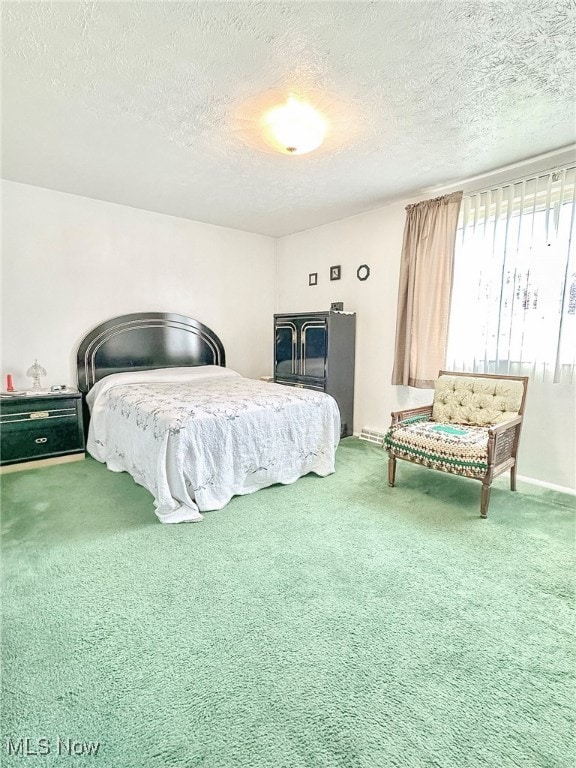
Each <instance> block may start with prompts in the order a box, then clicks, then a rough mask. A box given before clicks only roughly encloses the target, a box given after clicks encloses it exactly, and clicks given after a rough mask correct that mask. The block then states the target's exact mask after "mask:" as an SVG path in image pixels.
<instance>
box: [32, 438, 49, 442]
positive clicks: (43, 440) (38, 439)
mask: <svg viewBox="0 0 576 768" xmlns="http://www.w3.org/2000/svg"><path fill="white" fill-rule="evenodd" d="M34 442H35V443H47V442H48V438H47V437H37V438H36V440H34Z"/></svg>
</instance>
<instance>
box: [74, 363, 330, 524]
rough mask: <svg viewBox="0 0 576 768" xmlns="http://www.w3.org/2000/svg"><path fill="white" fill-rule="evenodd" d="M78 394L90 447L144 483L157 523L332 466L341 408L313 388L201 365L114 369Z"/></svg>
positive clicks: (195, 516) (193, 516)
mask: <svg viewBox="0 0 576 768" xmlns="http://www.w3.org/2000/svg"><path fill="white" fill-rule="evenodd" d="M87 399H88V404H89V405H90V408H91V421H90V431H89V435H88V444H87V449H88V451H89V453H90V454H91V455H92V456H93V457H94V458H95V459H97V460H98V461H102V462H105V463H106V465H107V466H108V468H109V469H111V470H113V471H115V472H123V471H125V472H129V473H130V474H131V475H132V477H133V478H134V480H135V481H136V482H137V483H139V484H140V485H143V486H144V487H145V488H147V489H148V490H149V491H150V493H152V495H153V496H154V505H155V507H156V514H157V515H158V517H159V519H160V520H161V521H162V522H163V523H178V522H183V521H196V520H202V515H201V514H200V510H202V511H206V510H211V509H220V508H222V507H223V506H225V505H226V504H227V503H228V502H229V501H230V499H231V498H232V496H234V495H237V494H246V493H253V492H254V491H257V490H259V489H260V488H264V487H266V486H268V485H272V484H273V483H293V482H294V481H295V480H297V479H298V478H299V477H301V476H302V475H306V474H308V473H309V472H315V473H316V474H318V475H322V476H324V475H328V474H330V473H332V472H333V471H334V456H335V451H336V447H337V445H338V442H339V437H340V413H339V411H338V406H337V405H336V402H335V400H334V399H333V398H332V397H330V396H329V395H326V394H324V393H322V392H314V391H311V390H306V389H295V388H293V387H285V386H281V385H279V384H270V383H266V382H260V381H254V380H252V379H246V378H244V377H242V376H240V375H239V374H237V373H236V372H235V371H231V370H230V369H227V368H221V367H219V366H203V367H201V368H189V369H165V370H161V371H145V372H136V373H121V374H114V375H111V376H107V377H106V378H105V379H102V380H101V381H100V382H98V384H96V385H95V387H93V389H92V390H91V391H90V393H89V395H88V398H87Z"/></svg>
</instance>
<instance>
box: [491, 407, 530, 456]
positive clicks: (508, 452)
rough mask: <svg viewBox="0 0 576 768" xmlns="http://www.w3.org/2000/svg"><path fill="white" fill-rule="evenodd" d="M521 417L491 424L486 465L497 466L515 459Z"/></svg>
mask: <svg viewBox="0 0 576 768" xmlns="http://www.w3.org/2000/svg"><path fill="white" fill-rule="evenodd" d="M521 424H522V416H516V417H515V418H513V419H510V421H502V422H500V424H493V425H492V426H491V427H489V429H488V464H489V465H490V466H498V465H500V464H502V463H504V462H508V461H510V460H512V459H514V458H515V457H516V451H517V450H518V438H519V437H520V427H521Z"/></svg>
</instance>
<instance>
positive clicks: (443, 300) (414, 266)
mask: <svg viewBox="0 0 576 768" xmlns="http://www.w3.org/2000/svg"><path fill="white" fill-rule="evenodd" d="M462 194H463V193H462V192H454V193H452V194H451V195H443V196H442V197H436V198H434V199H433V200H424V201H423V202H422V203H416V204H414V205H408V206H407V207H406V211H407V215H406V225H405V227H404V243H403V246H402V262H401V265H400V283H399V287H398V318H397V321H396V351H395V355H394V370H393V373H392V384H404V385H405V386H410V387H419V388H422V389H428V388H432V387H433V386H434V381H435V380H436V378H437V377H438V371H439V370H440V369H441V368H444V366H445V362H446V346H447V340H448V317H449V312H450V292H451V288H452V271H453V263H454V245H455V241H456V228H457V226H458V216H459V213H460V203H461V202H462Z"/></svg>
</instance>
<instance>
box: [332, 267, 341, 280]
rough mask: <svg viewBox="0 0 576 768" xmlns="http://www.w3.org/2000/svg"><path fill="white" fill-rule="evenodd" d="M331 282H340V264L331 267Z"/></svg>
mask: <svg viewBox="0 0 576 768" xmlns="http://www.w3.org/2000/svg"><path fill="white" fill-rule="evenodd" d="M330 280H340V264H338V265H337V266H335V267H330Z"/></svg>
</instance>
